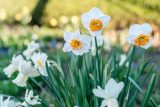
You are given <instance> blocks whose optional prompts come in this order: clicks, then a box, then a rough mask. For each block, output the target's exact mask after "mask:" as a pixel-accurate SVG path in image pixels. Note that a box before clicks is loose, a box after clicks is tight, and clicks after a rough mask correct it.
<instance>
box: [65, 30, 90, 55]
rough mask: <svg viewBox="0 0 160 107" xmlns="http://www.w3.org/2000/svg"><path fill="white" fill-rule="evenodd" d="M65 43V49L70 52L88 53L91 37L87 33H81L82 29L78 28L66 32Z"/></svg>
mask: <svg viewBox="0 0 160 107" xmlns="http://www.w3.org/2000/svg"><path fill="white" fill-rule="evenodd" d="M64 40H65V41H66V43H65V44H64V47H63V51H64V52H70V51H72V52H73V53H74V54H75V55H83V54H84V53H88V52H89V49H90V48H91V47H90V45H91V39H90V37H89V36H87V35H81V34H80V31H79V30H77V31H76V32H75V33H71V32H66V33H65V34H64Z"/></svg>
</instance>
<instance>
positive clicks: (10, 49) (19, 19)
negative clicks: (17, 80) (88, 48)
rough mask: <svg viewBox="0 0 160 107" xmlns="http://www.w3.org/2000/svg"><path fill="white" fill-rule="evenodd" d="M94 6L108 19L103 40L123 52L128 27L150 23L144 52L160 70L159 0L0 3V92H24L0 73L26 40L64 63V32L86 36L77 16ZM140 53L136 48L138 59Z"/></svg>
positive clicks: (4, 0) (5, 0) (156, 93)
mask: <svg viewBox="0 0 160 107" xmlns="http://www.w3.org/2000/svg"><path fill="white" fill-rule="evenodd" d="M95 6H96V7H99V8H100V9H101V10H102V11H103V12H104V13H105V14H107V15H110V16H111V21H110V22H109V24H108V26H107V27H106V28H105V29H104V37H105V39H107V40H109V42H110V44H111V46H115V47H116V46H117V47H119V48H120V50H121V52H123V53H125V52H127V51H128V49H129V44H128V43H126V40H125V38H126V36H127V33H128V28H129V26H130V25H131V24H134V23H144V22H147V23H150V24H151V25H152V28H153V32H152V37H153V45H152V48H150V49H149V50H147V52H146V57H147V58H148V57H152V58H153V61H154V62H156V68H155V69H156V70H157V71H160V67H159V66H160V63H159V59H160V58H159V55H160V1H159V0H0V79H1V80H0V93H5V94H11V95H14V96H19V95H21V94H22V93H23V91H24V89H23V88H19V87H17V86H15V85H14V84H13V83H11V82H10V80H9V79H8V78H6V76H5V75H4V74H3V72H2V71H3V67H5V66H6V65H7V64H8V63H9V61H10V59H11V57H12V55H13V54H15V52H16V54H18V53H21V52H22V50H23V49H24V48H25V47H26V45H27V43H28V42H29V41H31V40H37V41H39V43H40V44H41V46H42V49H43V51H45V52H46V53H48V54H49V55H50V57H51V58H53V59H56V58H57V54H58V55H61V56H63V57H64V58H63V59H64V60H66V56H65V54H64V53H63V52H62V51H61V48H62V46H63V33H64V32H65V31H75V30H76V29H77V28H80V29H81V31H82V32H83V33H86V34H87V33H88V32H87V30H86V29H84V27H83V26H82V23H81V19H80V17H81V15H82V14H83V13H84V12H86V11H89V10H90V9H91V8H92V7H95ZM143 52H144V50H142V49H138V51H137V53H138V54H137V58H138V55H139V54H142V53H143ZM157 84H158V83H157ZM158 88H159V87H158V86H157V87H156V88H155V91H154V95H153V96H154V97H155V98H156V99H160V91H159V90H158ZM19 93H20V94H19ZM42 94H43V93H42Z"/></svg>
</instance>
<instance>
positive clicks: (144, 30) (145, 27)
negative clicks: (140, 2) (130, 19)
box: [140, 23, 152, 35]
mask: <svg viewBox="0 0 160 107" xmlns="http://www.w3.org/2000/svg"><path fill="white" fill-rule="evenodd" d="M140 30H141V32H142V34H144V35H149V34H150V33H151V32H152V27H151V26H150V25H149V24H148V23H144V24H142V25H141V27H140Z"/></svg>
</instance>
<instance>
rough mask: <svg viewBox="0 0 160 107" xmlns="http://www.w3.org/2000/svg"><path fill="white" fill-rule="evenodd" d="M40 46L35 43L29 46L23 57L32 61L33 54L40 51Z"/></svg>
mask: <svg viewBox="0 0 160 107" xmlns="http://www.w3.org/2000/svg"><path fill="white" fill-rule="evenodd" d="M39 47H40V46H39V44H38V43H36V42H35V41H32V42H30V43H29V44H28V46H27V49H26V50H24V51H23V55H24V56H25V57H26V59H30V58H31V56H32V54H33V53H34V52H35V51H36V50H37V49H39Z"/></svg>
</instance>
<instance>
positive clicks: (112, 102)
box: [106, 99, 119, 107]
mask: <svg viewBox="0 0 160 107" xmlns="http://www.w3.org/2000/svg"><path fill="white" fill-rule="evenodd" d="M106 104H107V107H119V104H118V101H117V99H109V100H107V103H106Z"/></svg>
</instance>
